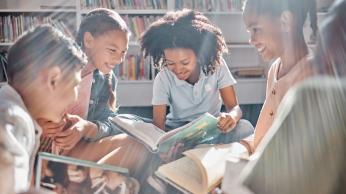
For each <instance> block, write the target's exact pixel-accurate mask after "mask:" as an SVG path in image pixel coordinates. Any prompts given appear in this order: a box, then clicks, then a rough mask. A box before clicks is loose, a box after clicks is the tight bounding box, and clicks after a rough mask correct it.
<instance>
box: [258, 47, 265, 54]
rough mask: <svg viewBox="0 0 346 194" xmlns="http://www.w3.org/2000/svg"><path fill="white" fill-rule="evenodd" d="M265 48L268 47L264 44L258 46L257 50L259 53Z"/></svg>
mask: <svg viewBox="0 0 346 194" xmlns="http://www.w3.org/2000/svg"><path fill="white" fill-rule="evenodd" d="M265 49H266V47H265V46H262V47H258V48H257V51H258V52H259V53H263V52H264V50H265Z"/></svg>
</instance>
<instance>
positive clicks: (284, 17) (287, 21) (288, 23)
mask: <svg viewBox="0 0 346 194" xmlns="http://www.w3.org/2000/svg"><path fill="white" fill-rule="evenodd" d="M280 23H281V30H282V31H283V32H290V31H292V28H293V25H294V19H293V14H292V12H290V11H284V12H282V13H281V16H280Z"/></svg>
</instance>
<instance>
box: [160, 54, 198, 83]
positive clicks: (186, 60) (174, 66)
mask: <svg viewBox="0 0 346 194" xmlns="http://www.w3.org/2000/svg"><path fill="white" fill-rule="evenodd" d="M164 54H165V63H166V65H167V68H168V69H169V70H171V71H172V72H173V73H174V74H175V75H176V76H177V78H178V79H180V80H188V79H189V78H191V77H195V76H197V75H198V74H199V69H198V68H199V66H198V64H197V58H196V55H195V53H194V51H193V50H192V49H185V48H174V49H165V50H164Z"/></svg>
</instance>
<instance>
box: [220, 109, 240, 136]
mask: <svg viewBox="0 0 346 194" xmlns="http://www.w3.org/2000/svg"><path fill="white" fill-rule="evenodd" d="M218 120H219V121H218V123H217V126H218V128H219V129H220V131H221V132H222V133H228V132H230V131H231V130H232V129H234V127H235V126H236V125H237V121H236V120H235V119H234V118H233V116H232V114H229V113H224V112H222V113H221V114H220V117H219V118H218Z"/></svg>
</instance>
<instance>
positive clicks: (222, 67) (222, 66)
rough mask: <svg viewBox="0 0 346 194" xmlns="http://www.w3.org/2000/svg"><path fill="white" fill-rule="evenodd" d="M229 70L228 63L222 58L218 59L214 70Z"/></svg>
mask: <svg viewBox="0 0 346 194" xmlns="http://www.w3.org/2000/svg"><path fill="white" fill-rule="evenodd" d="M225 70H226V71H229V68H228V65H227V63H226V61H225V59H224V58H221V59H220V64H219V65H218V66H217V67H216V72H222V71H225Z"/></svg>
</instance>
